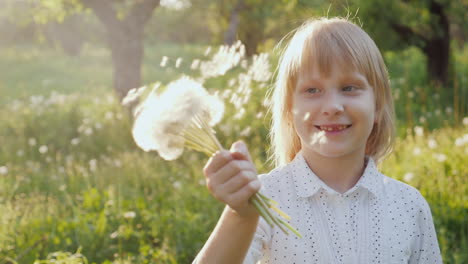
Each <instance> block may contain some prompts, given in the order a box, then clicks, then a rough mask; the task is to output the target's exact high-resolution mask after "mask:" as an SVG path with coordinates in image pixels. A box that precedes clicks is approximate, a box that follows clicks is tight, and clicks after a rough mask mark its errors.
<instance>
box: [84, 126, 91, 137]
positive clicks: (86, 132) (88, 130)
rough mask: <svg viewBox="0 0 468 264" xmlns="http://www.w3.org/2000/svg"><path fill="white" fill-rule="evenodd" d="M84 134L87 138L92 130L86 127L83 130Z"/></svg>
mask: <svg viewBox="0 0 468 264" xmlns="http://www.w3.org/2000/svg"><path fill="white" fill-rule="evenodd" d="M84 133H85V135H87V136H90V135H92V134H93V129H92V128H91V127H87V128H86V129H85V130H84Z"/></svg>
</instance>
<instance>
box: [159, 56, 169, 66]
mask: <svg viewBox="0 0 468 264" xmlns="http://www.w3.org/2000/svg"><path fill="white" fill-rule="evenodd" d="M168 61H169V58H168V57H167V56H163V57H162V59H161V63H160V64H159V66H161V67H166V65H167V62H168Z"/></svg>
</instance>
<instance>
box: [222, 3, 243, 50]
mask: <svg viewBox="0 0 468 264" xmlns="http://www.w3.org/2000/svg"><path fill="white" fill-rule="evenodd" d="M243 8H244V1H243V0H239V1H237V4H236V6H235V7H234V8H233V9H232V12H231V17H230V19H229V28H228V30H227V31H226V33H225V34H224V44H226V45H229V46H230V45H232V44H234V42H235V41H236V39H237V29H238V28H239V22H240V12H241V11H242V9H243Z"/></svg>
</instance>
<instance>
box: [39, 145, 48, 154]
mask: <svg viewBox="0 0 468 264" xmlns="http://www.w3.org/2000/svg"><path fill="white" fill-rule="evenodd" d="M48 150H49V148H48V147H47V146H46V145H42V146H40V147H39V153H41V154H45V153H47V151H48Z"/></svg>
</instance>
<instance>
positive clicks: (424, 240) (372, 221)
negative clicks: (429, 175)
mask: <svg viewBox="0 0 468 264" xmlns="http://www.w3.org/2000/svg"><path fill="white" fill-rule="evenodd" d="M260 181H261V182H262V190H261V191H262V193H264V194H266V195H267V196H269V197H271V198H273V199H274V200H276V201H277V202H278V203H279V206H280V209H281V210H283V211H284V212H286V213H287V214H289V215H290V216H291V220H290V221H289V223H290V224H292V225H293V226H294V227H295V228H296V229H297V230H298V231H299V232H300V233H301V234H302V236H303V238H297V237H296V236H295V235H294V234H290V235H289V236H287V235H285V234H284V233H283V232H282V231H281V230H279V229H278V228H276V227H275V228H272V227H270V226H269V225H268V224H267V223H266V222H265V221H264V220H263V219H260V221H259V225H258V227H257V231H256V233H255V236H254V239H253V241H252V244H251V245H250V249H249V251H248V253H247V256H246V258H245V260H244V263H258V262H259V263H336V264H338V263H339V264H342V263H343V264H344V263H346V264H348V263H349V264H354V263H356V264H358V263H359V264H361V263H424V264H430V263H442V259H441V255H440V250H439V245H438V243H437V237H436V233H435V230H434V224H433V221H432V216H431V211H430V209H429V206H428V204H427V202H426V200H425V199H424V198H423V197H422V196H421V194H420V193H419V192H418V191H417V190H416V189H414V188H413V187H410V186H409V185H406V184H404V183H402V182H399V181H397V180H394V179H391V178H388V177H386V176H385V175H383V174H381V173H380V172H379V171H378V170H377V168H376V166H375V163H374V162H373V160H372V159H369V160H368V162H367V166H366V169H365V171H364V173H363V175H362V176H361V178H360V179H359V181H358V183H357V184H356V185H355V186H354V187H353V188H351V189H350V190H348V191H347V192H346V193H343V194H340V193H338V192H336V191H334V190H333V189H331V188H330V187H328V186H327V185H326V184H325V183H323V182H322V181H321V180H320V179H319V178H318V177H317V176H316V175H315V174H314V173H313V172H312V171H311V169H310V168H309V167H308V165H307V163H306V161H305V160H304V157H303V156H302V155H301V154H300V153H299V154H298V155H297V156H296V158H295V159H294V160H293V161H292V162H291V163H290V164H288V165H286V166H284V167H282V168H278V169H275V170H273V171H272V172H270V173H269V174H265V175H261V176H260Z"/></svg>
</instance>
